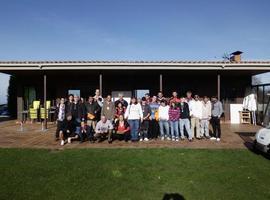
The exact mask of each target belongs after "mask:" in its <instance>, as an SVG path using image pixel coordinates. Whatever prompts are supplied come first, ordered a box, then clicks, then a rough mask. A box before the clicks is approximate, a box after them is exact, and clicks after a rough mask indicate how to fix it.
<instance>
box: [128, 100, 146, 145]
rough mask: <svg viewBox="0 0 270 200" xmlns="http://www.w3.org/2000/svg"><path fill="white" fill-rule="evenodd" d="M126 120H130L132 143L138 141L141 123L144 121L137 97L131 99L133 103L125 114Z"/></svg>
mask: <svg viewBox="0 0 270 200" xmlns="http://www.w3.org/2000/svg"><path fill="white" fill-rule="evenodd" d="M125 118H126V119H127V120H128V123H129V127H130V134H131V141H132V142H135V141H138V132H139V126H140V121H142V120H143V113H142V107H141V105H140V104H138V102H137V98H136V97H132V98H131V102H130V104H129V105H128V107H127V109H126V112H125Z"/></svg>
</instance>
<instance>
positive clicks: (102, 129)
mask: <svg viewBox="0 0 270 200" xmlns="http://www.w3.org/2000/svg"><path fill="white" fill-rule="evenodd" d="M112 130H113V125H112V123H111V121H110V120H108V119H107V118H106V117H105V116H104V115H102V116H101V119H100V121H99V122H98V123H97V125H96V129H95V132H96V133H95V134H94V138H95V139H97V140H98V142H101V141H102V139H103V138H105V137H107V136H108V142H109V143H112Z"/></svg>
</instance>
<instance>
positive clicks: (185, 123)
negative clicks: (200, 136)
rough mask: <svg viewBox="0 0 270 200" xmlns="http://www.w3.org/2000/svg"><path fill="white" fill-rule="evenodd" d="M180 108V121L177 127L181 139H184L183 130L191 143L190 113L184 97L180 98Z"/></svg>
mask: <svg viewBox="0 0 270 200" xmlns="http://www.w3.org/2000/svg"><path fill="white" fill-rule="evenodd" d="M179 108H180V120H179V122H180V123H179V125H180V134H181V139H182V140H183V139H185V134H184V128H185V129H186V131H187V134H188V140H189V141H190V142H191V141H192V139H193V137H192V135H191V129H190V121H189V118H190V112H189V106H188V104H187V103H186V99H185V98H184V97H182V98H181V102H180V104H179Z"/></svg>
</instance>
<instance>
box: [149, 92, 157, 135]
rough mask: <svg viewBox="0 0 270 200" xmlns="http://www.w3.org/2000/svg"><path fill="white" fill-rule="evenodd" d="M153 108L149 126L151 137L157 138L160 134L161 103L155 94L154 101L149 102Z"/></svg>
mask: <svg viewBox="0 0 270 200" xmlns="http://www.w3.org/2000/svg"><path fill="white" fill-rule="evenodd" d="M149 106H150V108H151V116H150V127H149V137H150V138H151V139H157V138H158V135H159V124H158V108H159V104H158V102H157V97H156V96H153V97H152V101H151V102H150V104H149Z"/></svg>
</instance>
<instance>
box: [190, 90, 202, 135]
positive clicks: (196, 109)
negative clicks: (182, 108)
mask: <svg viewBox="0 0 270 200" xmlns="http://www.w3.org/2000/svg"><path fill="white" fill-rule="evenodd" d="M189 111H190V117H191V135H192V138H193V137H194V129H195V128H196V138H197V139H201V134H200V131H201V126H200V120H201V118H202V102H201V101H200V98H199V95H194V100H191V101H190V102H189Z"/></svg>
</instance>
